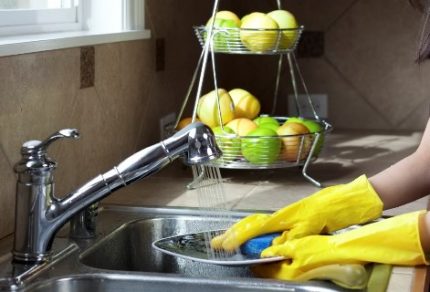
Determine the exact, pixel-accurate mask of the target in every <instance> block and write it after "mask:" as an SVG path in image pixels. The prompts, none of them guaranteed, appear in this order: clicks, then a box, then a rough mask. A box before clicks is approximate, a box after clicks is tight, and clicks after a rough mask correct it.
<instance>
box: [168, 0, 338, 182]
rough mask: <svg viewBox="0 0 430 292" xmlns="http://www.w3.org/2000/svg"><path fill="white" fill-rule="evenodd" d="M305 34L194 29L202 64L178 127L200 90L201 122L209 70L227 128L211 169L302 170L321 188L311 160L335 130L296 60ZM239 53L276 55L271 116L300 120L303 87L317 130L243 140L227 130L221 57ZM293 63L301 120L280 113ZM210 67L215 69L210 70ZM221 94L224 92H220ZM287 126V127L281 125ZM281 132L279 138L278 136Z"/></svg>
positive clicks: (292, 77)
mask: <svg viewBox="0 0 430 292" xmlns="http://www.w3.org/2000/svg"><path fill="white" fill-rule="evenodd" d="M219 2H220V0H215V3H214V9H213V11H212V19H214V17H215V15H216V13H217V12H218V6H219ZM277 3H278V5H277V6H278V9H282V8H281V4H280V0H278V1H277ZM303 30H304V27H303V26H298V27H297V28H294V29H244V28H224V27H223V28H218V27H215V26H214V23H212V25H208V26H194V31H195V34H196V37H197V40H198V42H199V44H200V45H201V46H202V52H201V55H200V58H199V60H198V63H197V66H196V69H195V71H194V75H193V77H192V80H191V84H190V86H189V88H188V92H187V94H186V97H185V100H184V102H183V104H182V107H181V109H180V112H179V114H178V117H177V121H176V125H175V128H176V127H177V126H178V124H179V122H180V121H181V118H183V117H184V112H185V109H186V107H187V104H188V103H189V100H190V97H191V95H192V93H193V91H194V90H195V91H196V93H195V100H194V104H193V113H192V121H196V119H197V118H198V113H197V112H198V107H199V100H200V98H201V97H202V89H203V84H204V81H205V79H207V78H206V75H207V72H208V71H209V72H211V73H212V76H213V88H214V91H215V94H216V103H215V104H216V106H215V107H216V108H214V110H215V111H217V112H218V121H219V125H220V127H221V129H222V131H221V133H219V131H218V132H217V133H216V135H215V138H216V140H217V143H218V146H219V147H220V149H221V150H222V151H223V156H222V157H221V158H220V159H218V160H216V161H213V162H211V163H210V165H211V166H215V167H218V168H227V169H276V168H287V167H298V166H300V167H302V169H301V172H302V174H303V176H304V177H305V178H306V179H307V180H308V181H310V182H311V183H312V184H314V185H315V186H317V187H322V184H321V183H320V182H319V181H317V180H316V179H314V178H312V177H311V176H309V175H308V173H307V170H308V167H309V165H310V164H311V162H313V161H315V160H316V159H317V158H318V155H319V153H320V151H321V149H322V147H323V144H324V142H325V136H326V134H328V133H329V132H330V131H331V130H332V126H331V125H330V124H329V123H328V122H326V121H325V120H323V119H321V118H320V117H319V116H318V114H317V112H316V111H315V107H314V105H313V103H312V100H311V98H310V95H309V92H308V89H307V87H306V84H305V82H304V79H303V76H302V74H301V71H300V68H299V65H298V62H297V60H296V57H295V49H296V47H297V44H298V43H299V40H300V37H301V35H302V32H303ZM217 53H226V54H237V55H276V56H278V58H279V60H278V66H277V72H276V79H275V86H274V95H273V106H272V113H271V114H270V115H268V116H269V117H272V118H274V119H276V120H277V121H278V123H279V124H280V125H284V124H285V123H286V122H289V121H294V122H297V118H298V117H301V116H302V114H301V108H300V106H299V104H300V103H299V87H300V86H301V89H302V92H303V93H304V94H303V95H300V97H301V96H305V98H306V101H307V103H308V104H309V108H310V109H311V111H312V113H313V117H310V118H307V120H308V121H312V122H313V123H314V125H317V126H316V127H312V128H313V129H311V128H309V131H306V132H300V133H293V134H284V133H283V132H282V131H281V132H279V131H278V130H272V133H271V135H265V134H263V135H259V136H255V135H254V134H255V133H253V135H251V134H247V136H239V135H237V134H232V133H230V132H229V131H226V129H225V126H226V123H224V122H223V118H222V114H221V101H220V100H221V98H220V90H221V89H220V88H219V86H218V78H217V69H216V57H215V56H216V54H217ZM285 64H287V65H288V69H289V70H288V72H289V75H290V78H289V81H291V86H292V89H293V92H294V99H295V105H296V112H297V113H298V117H294V119H292V117H287V116H284V117H277V116H275V114H274V113H275V109H276V107H277V101H278V95H279V87H280V83H281V72H282V70H283V67H284V65H285ZM208 67H209V68H210V69H211V70H208ZM221 92H222V91H221ZM281 127H282V126H281ZM278 133H280V134H278Z"/></svg>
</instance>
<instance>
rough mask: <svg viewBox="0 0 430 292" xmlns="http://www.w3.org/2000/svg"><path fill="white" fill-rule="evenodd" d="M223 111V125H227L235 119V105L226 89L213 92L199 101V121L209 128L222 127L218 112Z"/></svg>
mask: <svg viewBox="0 0 430 292" xmlns="http://www.w3.org/2000/svg"><path fill="white" fill-rule="evenodd" d="M218 98H219V106H220V109H221V119H222V124H223V125H225V124H227V123H228V122H230V121H231V120H233V119H234V104H233V100H232V99H231V97H230V95H229V94H228V92H227V91H226V90H224V89H221V88H220V89H218V92H217V91H216V90H212V91H211V92H209V93H207V94H205V95H203V96H202V97H201V98H200V99H199V103H198V105H197V116H198V118H199V120H200V121H201V122H202V123H204V124H206V125H208V126H209V127H216V126H220V125H221V121H220V119H219V110H218Z"/></svg>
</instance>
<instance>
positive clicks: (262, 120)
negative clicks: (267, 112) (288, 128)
mask: <svg viewBox="0 0 430 292" xmlns="http://www.w3.org/2000/svg"><path fill="white" fill-rule="evenodd" d="M254 123H256V124H257V126H261V125H263V124H274V125H276V126H278V127H279V122H278V121H277V120H276V119H275V118H272V117H269V116H260V117H258V118H256V119H254Z"/></svg>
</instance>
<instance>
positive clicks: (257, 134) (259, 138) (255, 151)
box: [241, 128, 281, 165]
mask: <svg viewBox="0 0 430 292" xmlns="http://www.w3.org/2000/svg"><path fill="white" fill-rule="evenodd" d="M241 147H242V155H243V156H244V157H245V159H246V160H247V161H249V162H250V163H252V164H256V165H268V164H271V163H273V162H275V161H276V160H277V158H278V156H279V152H280V150H281V140H279V138H278V135H277V133H276V131H274V130H272V129H268V128H257V129H255V130H253V131H251V132H249V133H248V135H247V137H246V138H243V139H242V145H241Z"/></svg>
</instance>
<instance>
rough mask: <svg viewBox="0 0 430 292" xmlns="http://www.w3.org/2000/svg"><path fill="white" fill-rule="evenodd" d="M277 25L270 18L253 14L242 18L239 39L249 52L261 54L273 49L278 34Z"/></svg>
mask: <svg viewBox="0 0 430 292" xmlns="http://www.w3.org/2000/svg"><path fill="white" fill-rule="evenodd" d="M276 29H278V24H277V23H276V21H274V20H273V19H272V18H271V17H270V16H268V15H266V14H264V13H261V12H253V13H251V14H248V15H246V16H245V17H244V18H242V25H241V26H240V39H241V41H242V43H243V45H244V46H245V47H246V48H247V49H248V50H250V51H253V52H262V51H268V50H271V49H273V48H274V46H275V43H276V40H277V35H278V32H277V31H276Z"/></svg>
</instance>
